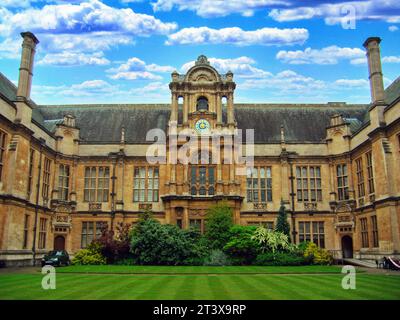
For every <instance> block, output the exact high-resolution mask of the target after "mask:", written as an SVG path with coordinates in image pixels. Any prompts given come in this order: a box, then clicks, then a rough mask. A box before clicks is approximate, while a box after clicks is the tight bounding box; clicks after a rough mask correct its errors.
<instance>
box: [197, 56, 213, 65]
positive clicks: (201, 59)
mask: <svg viewBox="0 0 400 320" xmlns="http://www.w3.org/2000/svg"><path fill="white" fill-rule="evenodd" d="M200 64H206V65H210V62H209V61H208V59H207V57H206V56H205V55H203V54H202V55H200V56H198V58H197V61H196V62H195V65H196V66H197V65H200Z"/></svg>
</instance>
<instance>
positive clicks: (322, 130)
mask: <svg viewBox="0 0 400 320" xmlns="http://www.w3.org/2000/svg"><path fill="white" fill-rule="evenodd" d="M38 108H39V110H40V112H41V114H42V115H43V117H44V119H46V120H47V121H48V120H57V119H61V118H62V117H63V116H64V115H65V114H71V115H73V116H75V118H76V125H77V126H78V127H79V128H80V134H81V138H82V139H83V140H86V141H90V142H111V143H118V142H119V141H120V137H121V130H122V127H124V128H125V140H126V142H130V143H144V142H146V134H147V132H148V131H149V130H150V129H154V128H160V129H162V130H164V131H166V130H167V125H168V120H169V116H170V105H169V104H124V105H121V104H108V105H107V104H106V105H57V106H55V105H49V106H39V107H38ZM367 111H368V105H346V104H336V103H335V104H319V105H317V104H309V105H305V104H303V105H302V104H235V118H236V120H237V122H238V127H239V128H240V129H255V133H254V134H255V137H254V138H255V142H256V143H274V142H279V141H280V127H281V125H283V126H284V130H285V136H286V140H287V141H288V142H321V141H323V140H324V139H325V136H326V127H327V126H329V124H330V117H331V116H333V115H335V114H338V113H339V114H341V115H343V117H345V118H349V119H352V120H351V121H352V122H353V124H352V126H353V127H354V123H355V122H357V123H358V124H360V125H361V123H362V122H363V120H364V117H365V113H366V112H367ZM225 117H226V112H225V111H224V116H223V118H225ZM355 129H358V127H357V128H355Z"/></svg>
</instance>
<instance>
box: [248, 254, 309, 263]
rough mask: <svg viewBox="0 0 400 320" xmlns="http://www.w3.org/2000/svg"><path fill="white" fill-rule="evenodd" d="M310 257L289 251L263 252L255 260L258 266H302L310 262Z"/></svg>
mask: <svg viewBox="0 0 400 320" xmlns="http://www.w3.org/2000/svg"><path fill="white" fill-rule="evenodd" d="M310 262H311V261H310V259H309V258H307V257H304V256H302V255H299V254H294V253H288V252H276V253H275V254H273V253H272V252H266V253H261V254H259V255H258V256H257V258H256V260H255V263H254V264H255V265H258V266H302V265H307V264H310Z"/></svg>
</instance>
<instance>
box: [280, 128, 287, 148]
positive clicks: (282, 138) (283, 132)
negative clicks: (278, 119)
mask: <svg viewBox="0 0 400 320" xmlns="http://www.w3.org/2000/svg"><path fill="white" fill-rule="evenodd" d="M281 146H282V150H286V139H285V128H284V126H283V125H281Z"/></svg>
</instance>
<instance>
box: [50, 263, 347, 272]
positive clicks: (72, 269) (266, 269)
mask: <svg viewBox="0 0 400 320" xmlns="http://www.w3.org/2000/svg"><path fill="white" fill-rule="evenodd" d="M340 271H341V268H340V267H337V266H298V267H262V266H226V267H210V266H117V265H104V266H69V267H63V268H58V269H57V272H62V273H114V274H120V273H122V274H126V273H132V274H143V273H145V274H225V273H228V274H260V273H261V274H262V273H267V274H269V273H340Z"/></svg>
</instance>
